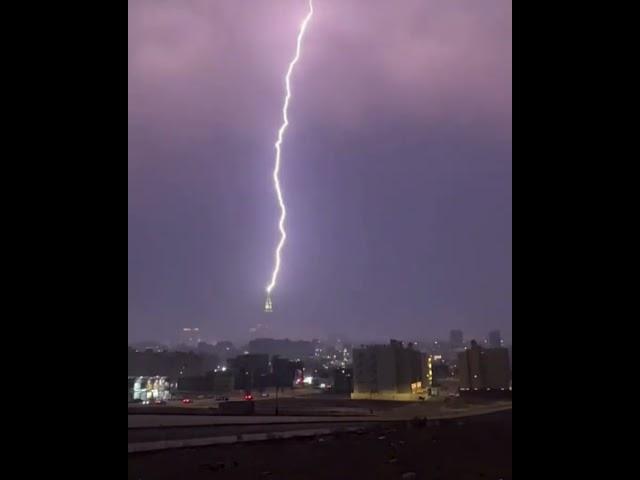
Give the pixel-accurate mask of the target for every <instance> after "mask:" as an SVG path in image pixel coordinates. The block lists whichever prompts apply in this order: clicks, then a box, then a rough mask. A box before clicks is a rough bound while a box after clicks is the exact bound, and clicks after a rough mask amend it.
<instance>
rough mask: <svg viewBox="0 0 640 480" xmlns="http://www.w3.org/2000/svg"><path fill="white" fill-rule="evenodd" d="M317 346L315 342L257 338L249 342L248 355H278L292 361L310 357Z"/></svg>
mask: <svg viewBox="0 0 640 480" xmlns="http://www.w3.org/2000/svg"><path fill="white" fill-rule="evenodd" d="M317 345H318V342H317V341H311V342H309V341H306V340H289V339H288V338H285V339H275V338H257V339H255V340H251V341H250V342H249V347H248V348H249V353H262V354H267V355H269V356H273V355H278V356H281V357H284V358H290V359H293V360H297V359H305V358H308V357H312V356H313V355H314V353H315V351H316V347H317Z"/></svg>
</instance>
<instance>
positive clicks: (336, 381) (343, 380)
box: [332, 368, 353, 394]
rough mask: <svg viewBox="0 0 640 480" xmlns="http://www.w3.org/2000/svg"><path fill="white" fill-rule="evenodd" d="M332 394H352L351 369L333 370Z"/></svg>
mask: <svg viewBox="0 0 640 480" xmlns="http://www.w3.org/2000/svg"><path fill="white" fill-rule="evenodd" d="M332 373H333V389H332V391H333V393H347V394H351V393H353V369H352V368H336V369H335V370H333V372H332Z"/></svg>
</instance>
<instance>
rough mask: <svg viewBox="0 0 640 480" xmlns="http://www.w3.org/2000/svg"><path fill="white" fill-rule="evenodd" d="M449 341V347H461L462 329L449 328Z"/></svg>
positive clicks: (462, 341)
mask: <svg viewBox="0 0 640 480" xmlns="http://www.w3.org/2000/svg"><path fill="white" fill-rule="evenodd" d="M449 343H450V344H451V348H460V347H462V344H463V343H464V338H463V336H462V330H451V332H450V333H449Z"/></svg>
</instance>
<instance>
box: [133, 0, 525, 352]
mask: <svg viewBox="0 0 640 480" xmlns="http://www.w3.org/2000/svg"><path fill="white" fill-rule="evenodd" d="M362 4H363V2H361V1H355V0H341V1H338V0H324V1H323V2H321V8H317V10H316V12H315V14H314V15H315V17H314V22H313V24H312V25H311V26H310V29H309V32H308V37H306V39H305V42H306V44H305V60H304V62H302V63H301V64H300V65H299V66H298V68H299V70H297V72H296V79H295V84H294V85H293V88H294V91H295V95H296V97H295V102H294V103H293V104H292V105H291V109H290V116H291V118H292V119H293V120H294V123H293V124H292V125H291V126H290V130H289V133H288V135H289V136H288V139H287V143H286V144H285V145H284V146H283V163H284V164H285V165H286V169H284V170H283V172H282V173H283V177H282V182H283V185H284V186H285V188H286V192H287V200H288V207H289V216H288V219H287V231H288V234H289V237H288V240H287V241H288V244H287V250H286V252H285V257H286V260H285V261H284V263H283V266H282V271H281V277H280V279H279V286H278V290H277V291H276V292H275V295H274V297H273V309H274V311H273V313H271V314H265V313H264V312H263V307H264V279H265V278H267V277H268V276H269V273H270V269H271V268H272V261H271V260H272V251H273V247H274V246H275V242H276V241H277V231H276V228H275V225H274V219H275V218H276V217H277V204H276V203H275V202H274V200H273V190H272V188H273V187H272V184H271V183H270V171H271V168H272V160H273V158H272V157H273V155H272V154H273V135H274V133H275V131H276V129H277V126H278V120H279V114H280V107H281V105H280V102H281V99H282V71H283V68H284V67H286V65H287V63H288V61H289V59H290V57H291V54H292V51H293V48H294V47H295V45H294V41H293V40H295V33H296V29H297V28H298V26H299V19H300V18H301V17H303V16H304V13H305V9H306V4H305V2H299V1H283V2H277V3H275V2H264V3H256V4H255V5H254V4H252V6H251V8H248V7H247V3H245V2H205V1H194V2H183V3H171V2H166V3H161V4H159V3H157V2H151V1H148V0H140V1H138V2H129V56H128V57H129V58H128V65H129V76H128V87H129V101H128V118H129V127H128V130H129V146H128V154H129V162H128V174H129V175H128V194H129V202H128V229H129V234H128V283H129V286H128V300H129V306H128V307H129V308H128V326H129V328H128V334H129V340H130V342H135V341H143V340H157V341H165V340H169V339H173V338H175V337H176V335H177V332H178V331H179V330H180V329H181V328H185V327H198V328H199V329H200V331H201V333H202V335H203V338H211V339H217V340H226V339H238V338H248V337H249V330H250V329H251V328H255V326H256V325H258V324H263V325H267V326H268V329H267V331H268V332H269V333H266V334H265V335H264V336H270V337H275V338H285V337H288V338H292V339H298V338H306V339H311V338H314V337H316V338H320V337H323V336H327V335H330V334H331V333H335V332H339V333H340V334H344V335H346V336H347V337H351V338H359V337H363V336H364V337H367V336H375V337H376V338H380V339H384V338H387V339H388V338H420V337H423V336H426V337H430V338H442V339H446V338H448V335H449V330H451V329H460V330H462V331H463V332H464V336H465V341H466V340H468V339H470V338H474V337H477V336H478V335H480V334H481V335H483V337H482V338H484V336H486V335H487V334H488V332H489V331H491V330H500V331H501V333H502V336H503V338H505V339H510V338H511V322H512V311H511V281H512V278H511V229H512V222H511V208H512V207H511V202H512V199H511V197H512V195H511V174H512V170H511V169H512V167H511V3H510V2H507V1H497V0H496V1H487V2H483V3H482V4H478V3H477V2H473V1H470V0H466V1H461V2H456V3H455V4H453V3H451V2H447V1H444V0H437V1H433V0H432V1H426V2H425V1H418V0H409V1H406V2H402V4H396V3H391V2H386V1H381V0H373V1H371V2H367V4H368V5H369V8H362ZM399 52H400V53H401V54H399ZM474 334H475V335H474ZM478 340H480V338H478Z"/></svg>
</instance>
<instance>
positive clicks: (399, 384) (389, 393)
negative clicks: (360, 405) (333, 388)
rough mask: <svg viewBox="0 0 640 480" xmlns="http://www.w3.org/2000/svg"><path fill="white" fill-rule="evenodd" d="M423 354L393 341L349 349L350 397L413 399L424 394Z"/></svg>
mask: <svg viewBox="0 0 640 480" xmlns="http://www.w3.org/2000/svg"><path fill="white" fill-rule="evenodd" d="M426 362H427V359H426V356H425V355H424V354H423V353H422V352H419V351H418V350H416V349H414V348H413V345H412V344H411V343H409V344H408V345H407V346H406V347H405V346H404V345H403V344H402V342H399V341H397V340H391V342H390V343H389V345H368V346H363V347H362V348H356V349H354V350H353V393H352V394H351V398H353V399H365V398H366V399H378V400H417V399H418V398H419V397H420V396H424V395H425V394H426V388H427V365H426Z"/></svg>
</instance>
